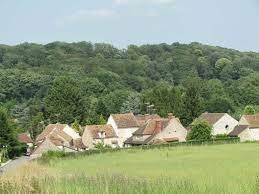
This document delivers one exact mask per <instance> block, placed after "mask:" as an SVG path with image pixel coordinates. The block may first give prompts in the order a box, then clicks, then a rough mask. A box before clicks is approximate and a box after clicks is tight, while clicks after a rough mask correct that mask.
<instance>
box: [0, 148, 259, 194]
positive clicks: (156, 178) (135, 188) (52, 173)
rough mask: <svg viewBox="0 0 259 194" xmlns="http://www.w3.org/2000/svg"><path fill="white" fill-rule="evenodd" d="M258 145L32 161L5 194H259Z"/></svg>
mask: <svg viewBox="0 0 259 194" xmlns="http://www.w3.org/2000/svg"><path fill="white" fill-rule="evenodd" d="M258 177H259V143H239V144H226V145H210V146H187V147H185V146H183V147H170V148H161V149H150V150H141V149H140V150H139V149H130V150H122V151H118V152H112V153H103V154H95V155H90V156H78V157H76V158H74V159H71V158H67V159H66V158H65V159H64V158H62V159H56V160H52V161H51V162H50V163H48V164H40V163H36V162H33V163H32V164H29V165H27V166H24V167H23V168H20V169H17V170H15V171H14V172H9V173H8V174H5V175H4V176H2V177H0V184H1V185H0V186H1V187H0V193H3V192H4V193H15V192H17V193H195V194H196V193H233V194H234V193H235V194H236V193H259V178H258Z"/></svg>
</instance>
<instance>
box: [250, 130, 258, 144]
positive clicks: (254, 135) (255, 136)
mask: <svg viewBox="0 0 259 194" xmlns="http://www.w3.org/2000/svg"><path fill="white" fill-rule="evenodd" d="M249 132H250V137H251V141H259V128H252V129H251V128H250V129H249Z"/></svg>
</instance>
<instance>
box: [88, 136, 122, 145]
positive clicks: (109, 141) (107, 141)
mask: <svg viewBox="0 0 259 194" xmlns="http://www.w3.org/2000/svg"><path fill="white" fill-rule="evenodd" d="M113 141H117V142H118V138H116V137H114V138H105V139H104V140H103V143H104V145H109V146H111V147H112V148H117V147H118V146H119V145H118V144H113V143H112V142H113ZM101 142H102V140H101V139H94V140H93V145H96V144H98V143H101ZM118 143H119V142H118Z"/></svg>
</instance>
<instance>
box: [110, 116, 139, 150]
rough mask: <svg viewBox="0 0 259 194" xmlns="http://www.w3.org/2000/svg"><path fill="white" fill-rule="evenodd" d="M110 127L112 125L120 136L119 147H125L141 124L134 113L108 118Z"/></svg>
mask: <svg viewBox="0 0 259 194" xmlns="http://www.w3.org/2000/svg"><path fill="white" fill-rule="evenodd" d="M107 124H108V125H111V126H112V127H113V129H114V131H115V133H116V135H117V136H118V145H119V146H120V147H123V145H124V141H126V140H127V139H128V138H129V137H131V136H132V134H133V133H134V132H135V131H136V130H137V129H138V128H139V123H138V120H137V119H136V117H135V116H134V115H133V113H125V114H112V115H110V117H109V118H108V122H107Z"/></svg>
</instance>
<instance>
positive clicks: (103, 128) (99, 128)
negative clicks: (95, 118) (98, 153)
mask: <svg viewBox="0 0 259 194" xmlns="http://www.w3.org/2000/svg"><path fill="white" fill-rule="evenodd" d="M85 128H86V129H88V130H90V132H91V134H92V136H93V138H94V139H100V137H99V132H105V138H113V137H117V135H116V133H115V131H114V129H113V127H112V126H111V125H86V127H85Z"/></svg>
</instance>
